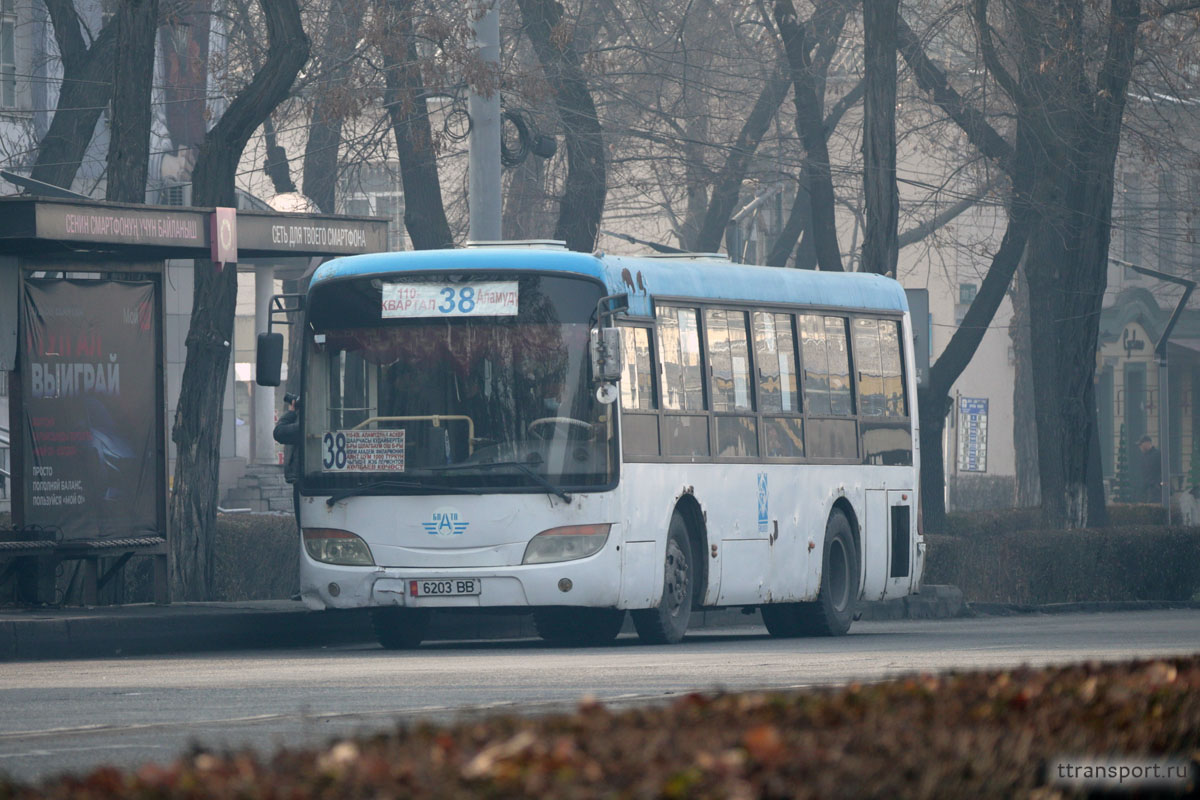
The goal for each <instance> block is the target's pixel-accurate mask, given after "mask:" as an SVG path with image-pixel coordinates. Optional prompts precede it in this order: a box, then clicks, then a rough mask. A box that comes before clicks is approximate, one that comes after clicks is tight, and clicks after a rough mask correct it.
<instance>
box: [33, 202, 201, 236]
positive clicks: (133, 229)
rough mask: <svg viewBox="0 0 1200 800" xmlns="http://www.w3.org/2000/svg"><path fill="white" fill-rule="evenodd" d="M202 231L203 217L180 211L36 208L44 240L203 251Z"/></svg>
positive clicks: (42, 205)
mask: <svg viewBox="0 0 1200 800" xmlns="http://www.w3.org/2000/svg"><path fill="white" fill-rule="evenodd" d="M206 227H207V226H206V225H205V215H204V214H203V213H201V212H198V211H186V210H182V209H181V210H179V211H160V210H153V209H133V208H121V207H113V208H92V207H89V206H82V205H81V206H63V205H52V204H39V205H38V206H37V234H38V236H39V237H41V238H44V239H69V240H75V241H92V242H105V243H112V244H142V245H171V246H177V247H204V246H205V245H206V244H207V241H208V231H207V230H206Z"/></svg>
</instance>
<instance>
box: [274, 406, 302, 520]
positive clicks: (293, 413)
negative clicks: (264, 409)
mask: <svg viewBox="0 0 1200 800" xmlns="http://www.w3.org/2000/svg"><path fill="white" fill-rule="evenodd" d="M283 402H284V403H286V404H287V411H286V412H284V414H283V416H282V417H280V418H279V422H276V423H275V430H273V431H271V435H272V436H273V437H274V438H275V441H277V442H279V443H280V444H282V445H285V446H286V449H287V454H286V455H285V456H284V459H283V479H284V480H285V481H287V482H288V483H290V484H291V485H292V510H293V512H294V513H295V514H296V524H297V525H299V524H300V448H299V447H297V445H299V444H300V435H301V434H300V413H299V406H300V398H299V397H297V396H296V395H294V394H290V393H289V394H285V395H284V396H283Z"/></svg>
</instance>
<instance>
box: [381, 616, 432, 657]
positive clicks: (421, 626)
mask: <svg viewBox="0 0 1200 800" xmlns="http://www.w3.org/2000/svg"><path fill="white" fill-rule="evenodd" d="M429 616H430V614H429V609H427V608H373V609H371V626H372V627H373V628H374V629H375V638H376V639H378V640H379V643H380V644H381V645H383V648H384V649H385V650H411V649H412V648H414V647H416V646H417V645H419V644H420V643H421V641H422V640H423V639H424V638H425V637H426V636H427V635H428V634H429Z"/></svg>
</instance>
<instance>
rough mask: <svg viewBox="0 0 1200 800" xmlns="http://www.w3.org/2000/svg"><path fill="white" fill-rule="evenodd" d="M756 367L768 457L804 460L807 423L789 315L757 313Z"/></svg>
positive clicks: (755, 315) (755, 331) (755, 321)
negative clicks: (799, 389)
mask: <svg viewBox="0 0 1200 800" xmlns="http://www.w3.org/2000/svg"><path fill="white" fill-rule="evenodd" d="M754 364H755V369H756V372H757V381H756V383H757V387H758V410H759V411H761V412H763V420H762V424H763V442H764V444H765V448H766V449H765V450H764V452H763V455H764V456H767V457H768V458H802V457H803V456H804V422H803V420H801V419H800V418H799V417H795V416H791V417H789V416H768V415H783V414H799V412H800V394H799V392H798V391H797V387H796V337H795V334H794V333H793V331H792V319H791V316H790V315H788V314H772V313H769V312H766V311H756V312H754Z"/></svg>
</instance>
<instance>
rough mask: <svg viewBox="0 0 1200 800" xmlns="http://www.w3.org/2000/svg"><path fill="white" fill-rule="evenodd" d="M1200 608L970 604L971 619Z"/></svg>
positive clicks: (1141, 603)
mask: <svg viewBox="0 0 1200 800" xmlns="http://www.w3.org/2000/svg"><path fill="white" fill-rule="evenodd" d="M1177 608H1182V609H1191V608H1200V602H1197V601H1195V600H1106V601H1099V600H1093V601H1088V602H1080V603H1044V604H1041V605H1028V604H1021V603H967V604H966V613H967V615H968V616H981V617H1011V616H1015V615H1017V614H1098V613H1104V612H1110V611H1162V610H1166V609H1177Z"/></svg>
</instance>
